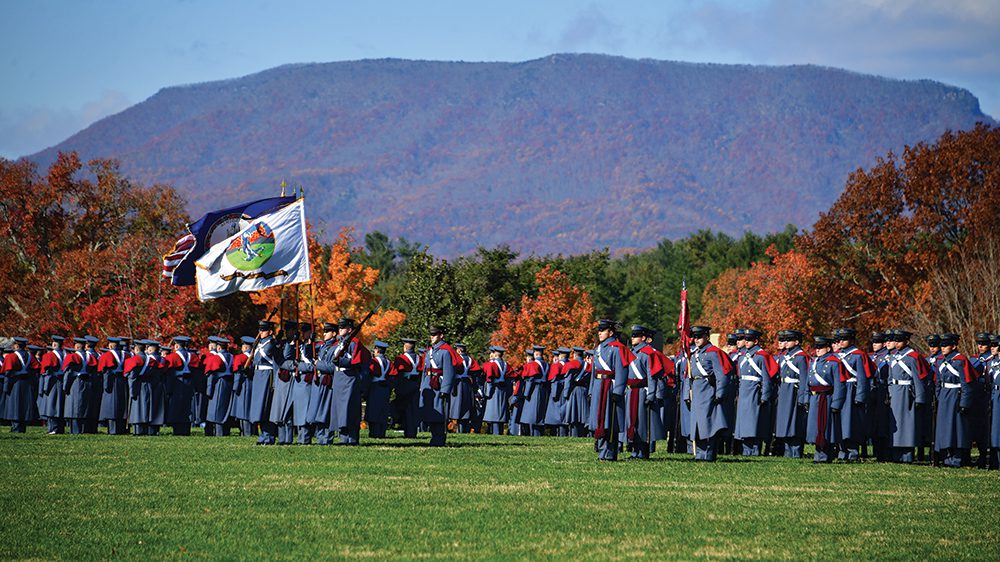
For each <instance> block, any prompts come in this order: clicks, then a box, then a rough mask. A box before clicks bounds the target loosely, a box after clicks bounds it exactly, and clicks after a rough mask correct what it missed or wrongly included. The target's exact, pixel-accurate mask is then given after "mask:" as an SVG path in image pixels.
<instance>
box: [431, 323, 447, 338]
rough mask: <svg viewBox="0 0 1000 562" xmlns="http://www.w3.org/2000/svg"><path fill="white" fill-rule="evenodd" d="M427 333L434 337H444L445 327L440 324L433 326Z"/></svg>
mask: <svg viewBox="0 0 1000 562" xmlns="http://www.w3.org/2000/svg"><path fill="white" fill-rule="evenodd" d="M427 332H428V333H429V334H430V335H432V336H438V335H443V334H444V326H441V325H440V324H431V325H430V328H428V329H427Z"/></svg>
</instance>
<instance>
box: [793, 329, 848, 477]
mask: <svg viewBox="0 0 1000 562" xmlns="http://www.w3.org/2000/svg"><path fill="white" fill-rule="evenodd" d="M813 350H814V353H815V356H816V358H815V360H814V361H813V362H812V363H811V364H810V365H809V376H808V377H807V379H806V383H807V386H808V389H809V394H808V395H806V396H805V397H804V398H803V399H802V404H803V405H804V407H805V409H806V411H807V412H808V414H809V418H808V422H807V424H806V442H807V443H812V444H813V445H815V446H816V452H815V454H814V455H813V462H814V463H828V462H831V461H833V459H834V458H835V457H836V450H837V449H836V447H837V445H838V444H839V443H840V442H841V430H842V426H841V424H840V419H839V416H840V412H841V409H842V408H843V405H844V399H845V396H846V392H845V386H844V383H845V381H847V378H848V375H847V371H846V370H845V369H844V363H843V362H842V361H841V360H840V358H839V357H837V355H836V354H835V353H833V339H832V338H828V337H825V336H815V337H814V338H813Z"/></svg>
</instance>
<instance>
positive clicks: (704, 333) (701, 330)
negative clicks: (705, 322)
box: [691, 326, 712, 338]
mask: <svg viewBox="0 0 1000 562" xmlns="http://www.w3.org/2000/svg"><path fill="white" fill-rule="evenodd" d="M711 332H712V328H709V327H708V326H691V337H694V338H707V337H708V335H709V334H710V333H711Z"/></svg>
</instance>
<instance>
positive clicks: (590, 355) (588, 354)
mask: <svg viewBox="0 0 1000 562" xmlns="http://www.w3.org/2000/svg"><path fill="white" fill-rule="evenodd" d="M583 354H584V355H585V356H587V357H593V356H594V350H593V349H588V350H586V351H584V352H583Z"/></svg>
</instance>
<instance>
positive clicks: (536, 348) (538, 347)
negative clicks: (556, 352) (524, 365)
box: [531, 345, 545, 352]
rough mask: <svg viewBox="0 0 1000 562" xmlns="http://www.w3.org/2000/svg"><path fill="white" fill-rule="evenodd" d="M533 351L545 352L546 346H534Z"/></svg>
mask: <svg viewBox="0 0 1000 562" xmlns="http://www.w3.org/2000/svg"><path fill="white" fill-rule="evenodd" d="M531 349H533V350H535V351H539V352H541V351H545V346H544V345H533V346H531Z"/></svg>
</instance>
